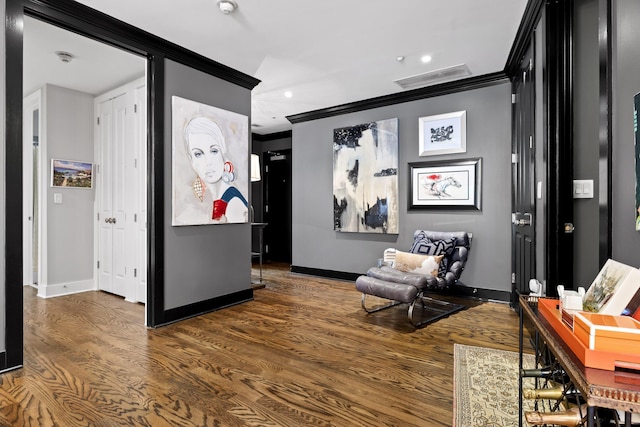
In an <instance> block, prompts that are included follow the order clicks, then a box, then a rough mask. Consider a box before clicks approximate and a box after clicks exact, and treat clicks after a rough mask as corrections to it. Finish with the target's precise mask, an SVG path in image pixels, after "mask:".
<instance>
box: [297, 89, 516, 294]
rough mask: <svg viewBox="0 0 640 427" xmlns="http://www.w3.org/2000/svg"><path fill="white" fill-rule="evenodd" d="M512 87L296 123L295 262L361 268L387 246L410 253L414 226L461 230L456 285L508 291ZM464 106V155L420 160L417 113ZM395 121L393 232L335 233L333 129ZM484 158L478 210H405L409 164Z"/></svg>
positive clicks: (351, 270)
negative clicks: (469, 242) (465, 246)
mask: <svg viewBox="0 0 640 427" xmlns="http://www.w3.org/2000/svg"><path fill="white" fill-rule="evenodd" d="M510 89H511V88H510V84H508V83H506V82H505V83H502V84H498V85H493V86H489V87H482V88H479V89H474V90H468V91H465V92H458V93H453V94H449V95H443V96H437V97H431V98H426V99H421V100H416V101H411V102H405V103H398V104H395V105H390V106H384V107H380V108H374V109H369V110H365V111H359V112H353V113H349V114H344V115H339V116H334V117H327V118H321V119H317V120H310V121H306V122H299V123H294V126H293V247H292V256H293V260H292V264H293V266H296V267H301V268H309V269H318V270H330V271H340V272H348V273H364V272H366V270H367V269H368V268H369V267H371V266H373V265H374V264H375V263H376V261H377V259H378V258H380V257H381V256H382V252H383V251H384V249H385V248H388V247H397V248H398V249H402V250H408V249H409V247H410V245H411V242H412V236H413V232H414V231H415V230H416V229H419V228H423V229H432V230H465V231H468V232H472V233H473V246H472V248H471V254H470V258H469V262H468V263H467V268H466V270H465V271H464V273H463V274H462V278H461V280H462V282H463V283H465V284H466V285H468V286H472V287H478V288H483V289H492V290H503V291H510V290H511V225H510V224H511V222H510V221H511V218H510V211H511V193H510V191H511V156H510V151H511V149H510V147H511V103H510V101H511V90H510ZM460 110H466V111H467V152H466V153H465V154H456V155H442V156H430V157H419V156H418V118H419V117H423V116H429V115H433V114H442V113H450V112H454V111H460ZM396 117H397V118H398V119H399V130H398V136H399V171H398V179H399V195H400V200H399V208H400V212H399V214H400V225H399V226H400V232H399V234H398V235H381V234H360V233H339V232H336V231H334V230H333V204H332V200H333V197H332V194H333V191H332V186H333V175H332V168H333V166H332V165H333V129H335V128H340V127H345V126H353V125H357V124H361V123H368V122H372V121H377V120H383V119H389V118H396ZM473 157H482V159H483V160H482V161H483V164H482V169H483V176H482V211H480V212H478V211H453V210H452V211H442V210H437V211H408V210H407V192H408V188H407V186H408V166H407V164H408V163H409V162H420V161H430V160H445V159H451V160H457V159H465V158H473Z"/></svg>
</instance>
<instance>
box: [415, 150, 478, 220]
mask: <svg viewBox="0 0 640 427" xmlns="http://www.w3.org/2000/svg"><path fill="white" fill-rule="evenodd" d="M409 183H410V185H409V210H412V209H451V210H457V209H468V210H480V207H481V204H480V200H481V191H482V159H481V158H475V159H464V160H442V161H435V162H420V163H409Z"/></svg>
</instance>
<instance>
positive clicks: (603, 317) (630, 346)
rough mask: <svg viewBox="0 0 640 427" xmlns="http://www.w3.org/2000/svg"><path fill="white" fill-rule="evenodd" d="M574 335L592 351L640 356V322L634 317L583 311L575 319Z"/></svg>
mask: <svg viewBox="0 0 640 427" xmlns="http://www.w3.org/2000/svg"><path fill="white" fill-rule="evenodd" d="M573 333H574V334H575V335H576V336H577V337H578V339H579V340H580V341H582V343H583V344H584V345H586V346H587V347H589V349H590V350H602V351H613V352H617V353H636V354H640V322H638V321H637V320H636V319H634V318H633V317H629V316H613V315H610V314H597V313H589V312H586V311H581V312H578V313H576V314H575V316H574V318H573Z"/></svg>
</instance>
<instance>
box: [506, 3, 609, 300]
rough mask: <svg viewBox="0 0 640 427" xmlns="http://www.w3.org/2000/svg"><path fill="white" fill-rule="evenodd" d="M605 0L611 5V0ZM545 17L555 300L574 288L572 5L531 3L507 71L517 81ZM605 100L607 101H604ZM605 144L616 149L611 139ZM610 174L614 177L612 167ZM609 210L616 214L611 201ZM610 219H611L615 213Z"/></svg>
mask: <svg viewBox="0 0 640 427" xmlns="http://www.w3.org/2000/svg"><path fill="white" fill-rule="evenodd" d="M599 1H600V2H609V1H610V0H599ZM543 14H544V18H545V25H544V30H545V33H544V36H543V38H544V43H543V58H542V61H543V66H542V68H543V73H544V78H543V81H544V87H543V88H542V93H543V97H544V101H543V104H544V113H543V114H544V118H543V122H544V123H545V129H546V135H544V142H543V145H544V151H545V154H546V155H545V160H546V164H545V167H546V170H545V172H546V177H547V185H546V195H547V200H546V204H545V205H544V207H543V212H544V215H545V218H544V224H545V229H544V232H543V233H544V241H545V248H544V272H545V277H544V278H545V279H546V281H547V283H548V284H550V285H551V286H549V287H548V289H547V294H548V295H551V296H553V295H555V294H556V285H560V284H562V285H564V286H565V287H566V288H567V289H572V287H573V265H574V260H573V234H572V223H573V196H572V181H573V156H572V150H573V99H572V98H573V55H572V53H573V52H572V46H573V40H572V33H573V4H572V2H570V1H559V0H551V1H546V0H530V1H529V2H528V4H527V8H526V10H525V14H524V17H523V20H522V22H521V25H520V28H519V29H518V34H517V35H516V41H515V43H514V45H513V47H512V49H511V52H510V54H509V59H508V60H507V65H506V66H505V71H506V72H507V75H509V76H510V77H511V78H513V76H514V75H515V73H516V72H517V70H518V67H519V64H520V62H521V59H522V57H523V55H524V53H525V51H526V49H527V48H528V46H529V44H530V43H531V40H533V38H534V32H535V29H536V26H537V25H538V23H539V22H540V19H541V17H542V16H543ZM609 62H610V61H609ZM602 64H603V59H602V55H601V65H602ZM606 96H608V94H607V95H606ZM602 99H603V98H602V97H601V101H602ZM601 135H602V132H601ZM602 144H603V145H606V146H609V147H610V144H611V139H610V137H609V138H608V140H607V141H606V142H602ZM601 151H602V148H601ZM601 173H602V171H601ZM605 174H606V175H610V169H608V170H607V171H606V172H605ZM601 206H602V203H601ZM604 209H605V211H607V210H609V211H610V203H609V204H608V205H607V206H606V207H604ZM604 216H605V217H610V214H609V215H606V214H605V215H604ZM601 217H602V213H601ZM602 240H606V242H608V243H607V244H608V245H609V247H610V241H611V230H610V228H609V231H608V232H607V233H606V236H602V235H601V241H602ZM609 252H610V249H609ZM601 253H602V251H601Z"/></svg>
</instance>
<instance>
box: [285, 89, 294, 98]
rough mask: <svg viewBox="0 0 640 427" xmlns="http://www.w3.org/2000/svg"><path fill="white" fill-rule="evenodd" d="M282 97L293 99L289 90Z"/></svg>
mask: <svg viewBox="0 0 640 427" xmlns="http://www.w3.org/2000/svg"><path fill="white" fill-rule="evenodd" d="M284 97H285V98H292V97H293V93H291V91H290V90H288V91H286V92H285V93H284Z"/></svg>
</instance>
